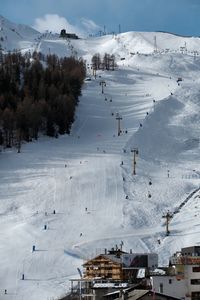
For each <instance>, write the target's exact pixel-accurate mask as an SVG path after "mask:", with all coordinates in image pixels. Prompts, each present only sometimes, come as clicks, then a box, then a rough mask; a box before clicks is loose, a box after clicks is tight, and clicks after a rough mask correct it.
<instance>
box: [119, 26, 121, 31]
mask: <svg viewBox="0 0 200 300" xmlns="http://www.w3.org/2000/svg"><path fill="white" fill-rule="evenodd" d="M119 33H121V25H120V24H119Z"/></svg>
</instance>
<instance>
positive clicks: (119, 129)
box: [116, 113, 122, 136]
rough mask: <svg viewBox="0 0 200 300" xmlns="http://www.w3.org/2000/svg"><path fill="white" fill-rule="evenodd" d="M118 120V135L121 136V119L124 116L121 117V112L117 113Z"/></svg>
mask: <svg viewBox="0 0 200 300" xmlns="http://www.w3.org/2000/svg"><path fill="white" fill-rule="evenodd" d="M116 120H117V121H118V136H119V135H120V133H121V127H120V121H121V120H122V117H120V115H119V113H117V114H116Z"/></svg>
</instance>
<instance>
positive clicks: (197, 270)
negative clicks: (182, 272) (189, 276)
mask: <svg viewBox="0 0 200 300" xmlns="http://www.w3.org/2000/svg"><path fill="white" fill-rule="evenodd" d="M192 271H193V272H200V267H193V268H192Z"/></svg>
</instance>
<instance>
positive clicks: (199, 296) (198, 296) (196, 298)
mask: <svg viewBox="0 0 200 300" xmlns="http://www.w3.org/2000/svg"><path fill="white" fill-rule="evenodd" d="M199 299H200V292H192V297H191V300H199Z"/></svg>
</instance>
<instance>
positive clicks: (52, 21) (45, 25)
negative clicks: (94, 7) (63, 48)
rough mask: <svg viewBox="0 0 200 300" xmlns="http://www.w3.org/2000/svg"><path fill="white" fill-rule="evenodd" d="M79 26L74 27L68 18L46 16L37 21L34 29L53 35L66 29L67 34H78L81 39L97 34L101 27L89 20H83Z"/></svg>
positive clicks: (54, 15) (52, 15)
mask: <svg viewBox="0 0 200 300" xmlns="http://www.w3.org/2000/svg"><path fill="white" fill-rule="evenodd" d="M79 24H80V25H78V26H74V25H72V24H70V23H69V22H68V21H67V19H66V18H64V17H60V16H59V15H57V14H46V15H44V16H43V17H41V18H37V19H35V23H34V25H33V28H35V29H36V30H37V31H39V32H45V31H47V30H48V31H51V32H53V33H60V31H61V29H66V31H67V32H70V33H76V34H77V35H78V36H80V37H83V36H87V35H88V34H94V33H97V32H98V31H99V30H100V26H98V25H97V24H95V22H94V21H92V20H89V19H85V18H82V19H81V20H80V22H79Z"/></svg>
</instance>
